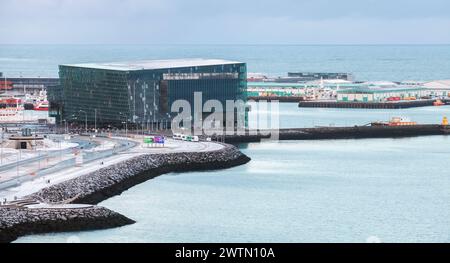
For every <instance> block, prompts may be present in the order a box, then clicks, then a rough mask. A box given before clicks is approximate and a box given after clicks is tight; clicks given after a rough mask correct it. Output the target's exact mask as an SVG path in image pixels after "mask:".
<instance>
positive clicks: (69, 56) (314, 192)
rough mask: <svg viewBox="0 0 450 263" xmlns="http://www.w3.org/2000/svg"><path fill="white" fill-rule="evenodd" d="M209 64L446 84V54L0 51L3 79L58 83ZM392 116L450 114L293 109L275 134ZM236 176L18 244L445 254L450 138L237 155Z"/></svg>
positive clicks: (123, 201) (194, 179)
mask: <svg viewBox="0 0 450 263" xmlns="http://www.w3.org/2000/svg"><path fill="white" fill-rule="evenodd" d="M177 57H216V58H226V59H236V60H241V61H245V62H247V64H248V69H249V71H250V72H264V73H268V74H271V75H285V74H286V72H287V71H348V72H353V73H355V75H356V76H357V78H358V79H361V80H406V79H416V80H432V79H448V78H450V46H5V45H3V46H0V71H3V72H5V73H6V74H7V75H11V76H13V75H14V76H19V75H23V76H57V65H58V64H61V63H79V62H90V61H98V62H101V61H118V60H134V59H143V58H145V59H164V58H177ZM394 116H404V117H409V118H411V119H412V120H414V121H417V122H420V123H439V122H440V121H441V120H442V117H443V116H450V107H426V108H416V109H407V110H363V109H299V108H297V107H296V104H281V105H280V124H281V127H311V126H318V125H320V126H323V125H325V126H328V125H334V126H343V125H345V126H348V125H362V124H366V123H369V122H371V121H375V120H388V119H390V118H391V117H394ZM242 150H243V151H244V152H245V153H246V154H247V155H249V156H250V157H251V158H252V161H251V162H250V163H248V164H246V165H243V166H240V167H235V168H232V169H227V170H221V171H211V172H193V173H183V174H173V173H172V174H167V175H163V176H160V177H158V178H156V179H153V180H149V181H147V182H145V183H143V184H140V185H138V186H135V187H133V188H131V189H129V190H128V191H126V192H124V193H123V194H122V195H121V196H116V197H114V198H111V199H109V200H106V201H105V202H102V203H101V205H103V206H105V207H108V208H110V209H113V210H115V211H118V212H120V213H123V214H124V215H126V216H128V217H130V218H132V219H134V220H136V221H137V223H136V224H134V225H130V226H125V227H121V228H116V229H109V230H100V231H89V232H77V233H59V234H44V235H34V236H27V237H23V238H21V239H19V240H18V242H66V241H67V240H70V241H78V240H79V241H81V242H366V241H367V240H368V239H369V240H379V241H382V242H450V234H449V233H450V210H449V209H448V205H449V203H450V191H449V189H450V177H449V174H448V163H449V157H450V137H445V136H432V137H420V138H409V139H365V140H327V141H286V142H281V143H261V144H259V143H256V144H248V145H243V146H242Z"/></svg>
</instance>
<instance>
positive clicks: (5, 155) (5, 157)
mask: <svg viewBox="0 0 450 263" xmlns="http://www.w3.org/2000/svg"><path fill="white" fill-rule="evenodd" d="M77 146H78V144H77V143H71V142H68V141H61V143H59V142H54V141H52V140H50V139H44V140H43V145H39V146H38V147H36V149H33V150H19V149H12V148H6V147H2V148H1V150H0V166H1V165H5V164H10V163H15V162H18V161H22V160H26V159H30V158H34V157H38V156H42V155H43V153H44V152H47V151H59V150H65V149H69V148H74V147H77Z"/></svg>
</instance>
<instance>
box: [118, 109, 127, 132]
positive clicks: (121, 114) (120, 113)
mask: <svg viewBox="0 0 450 263" xmlns="http://www.w3.org/2000/svg"><path fill="white" fill-rule="evenodd" d="M119 115H120V116H123V117H125V137H126V138H128V118H127V116H126V115H125V114H123V113H122V112H119ZM123 123H124V122H122V124H123Z"/></svg>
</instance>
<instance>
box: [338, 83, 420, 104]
mask: <svg viewBox="0 0 450 263" xmlns="http://www.w3.org/2000/svg"><path fill="white" fill-rule="evenodd" d="M427 95H428V90H427V89H426V88H424V87H411V86H396V87H380V86H374V85H368V86H361V87H357V88H350V89H342V90H338V91H337V101H338V102H340V101H341V102H385V101H390V100H392V101H394V100H415V99H419V98H421V97H423V96H427Z"/></svg>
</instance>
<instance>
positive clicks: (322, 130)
mask: <svg viewBox="0 0 450 263" xmlns="http://www.w3.org/2000/svg"><path fill="white" fill-rule="evenodd" d="M277 134H278V135H277V136H276V137H277V138H278V140H333V139H369V138H401V137H416V136H430V135H448V134H450V126H449V125H439V124H423V125H411V126H351V127H316V128H293V129H279V130H278V131H277ZM270 137H271V131H265V132H264V133H262V132H256V131H253V132H249V131H246V134H245V135H226V136H225V138H224V139H225V142H226V143H235V144H237V143H248V142H260V141H261V140H263V139H269V138H270ZM213 139H214V140H218V139H222V140H223V138H222V137H220V138H217V137H214V136H213Z"/></svg>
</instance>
